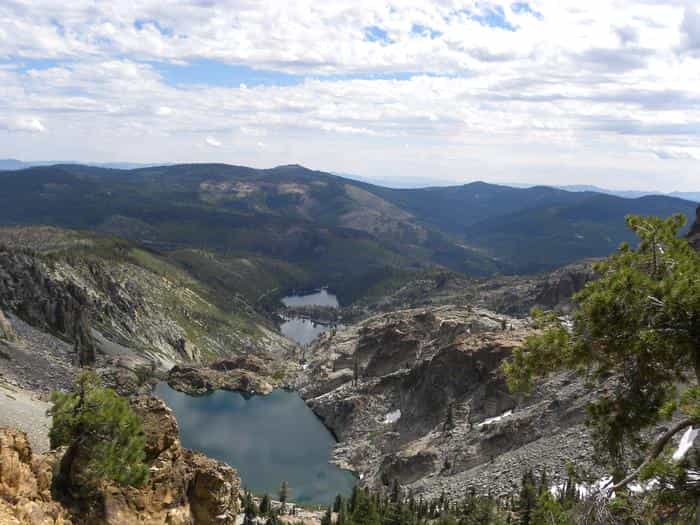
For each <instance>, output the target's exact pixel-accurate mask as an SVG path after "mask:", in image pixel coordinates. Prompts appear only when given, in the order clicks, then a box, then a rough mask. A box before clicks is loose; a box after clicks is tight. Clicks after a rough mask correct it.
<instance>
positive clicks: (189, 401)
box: [154, 382, 359, 505]
mask: <svg viewBox="0 0 700 525" xmlns="http://www.w3.org/2000/svg"><path fill="white" fill-rule="evenodd" d="M154 395H156V396H157V397H159V398H160V399H162V400H163V401H164V402H165V403H166V405H168V407H169V408H170V409H171V410H172V411H173V413H174V414H175V416H176V419H177V420H178V425H179V426H180V433H181V435H182V440H183V444H185V445H186V446H187V447H188V448H193V449H196V450H201V451H202V452H204V453H205V454H207V455H209V456H211V457H215V458H217V459H220V460H222V461H224V462H226V463H228V464H230V465H231V466H232V467H234V468H236V469H237V470H238V471H239V474H240V475H241V477H242V478H243V480H244V481H245V482H246V483H248V484H249V487H248V488H250V489H255V492H257V493H261V494H262V493H265V492H267V493H270V494H272V495H274V494H275V493H276V491H275V489H276V488H278V487H279V485H278V484H277V482H278V481H279V482H280V483H281V481H282V480H284V481H288V482H289V483H290V487H291V488H292V490H294V489H295V485H296V490H297V491H299V493H298V495H297V496H293V499H294V500H295V501H299V502H300V503H309V504H322V505H328V504H331V503H332V500H333V498H334V497H335V495H336V494H337V493H342V494H344V495H346V496H347V495H349V493H350V491H351V490H352V487H353V486H355V485H356V484H357V483H358V482H359V477H358V475H357V473H356V472H354V471H353V470H352V469H348V468H345V467H344V466H343V465H339V464H338V463H337V462H336V461H334V450H335V448H336V446H337V444H338V440H337V438H336V436H335V435H334V433H333V432H332V431H331V430H330V429H328V427H327V426H326V425H325V424H324V423H323V420H322V419H321V418H320V417H319V416H318V415H317V414H316V413H314V411H313V410H311V408H310V407H309V406H308V405H307V404H306V402H305V401H304V400H303V399H302V397H301V396H300V394H299V392H298V391H297V390H295V389H289V388H276V389H274V390H272V391H271V392H269V393H267V394H261V393H256V394H252V395H243V394H242V393H240V392H234V391H224V390H215V391H213V392H210V393H209V394H207V395H204V396H191V395H189V394H187V393H184V392H179V391H176V390H174V389H172V388H171V387H170V386H169V385H168V384H167V383H166V382H162V383H159V384H158V385H156V387H155V388H154ZM202 407H204V408H202ZM222 429H225V430H222ZM217 433H218V434H221V435H222V436H223V438H222V440H221V441H220V442H215V441H216V440H215V439H214V437H213V436H216V435H217ZM267 441H270V443H268V442H267ZM251 443H254V444H255V446H254V447H251V446H250V444H251ZM236 448H237V449H236ZM268 449H269V451H268ZM256 451H257V452H256ZM265 451H268V452H269V454H270V457H269V458H265V457H263V458H262V459H260V457H261V455H262V456H264V454H265V453H266V452H265ZM246 454H247V455H248V456H246ZM295 458H296V459H295ZM299 458H303V461H301V462H300V463H299V472H295V469H294V468H292V466H293V464H294V461H295V460H296V461H299ZM265 465H268V467H269V470H270V471H272V472H279V474H275V475H274V476H275V480H274V483H273V482H272V481H273V480H271V479H269V478H268V479H267V481H266V483H267V484H266V485H265V483H264V482H265V479H264V475H263V473H261V472H260V471H261V470H262V471H265ZM309 465H312V466H311V467H309ZM285 475H286V476H288V477H291V478H292V479H294V480H295V481H294V482H292V480H291V479H285V478H284V476H285ZM307 478H309V479H307ZM331 493H332V494H331Z"/></svg>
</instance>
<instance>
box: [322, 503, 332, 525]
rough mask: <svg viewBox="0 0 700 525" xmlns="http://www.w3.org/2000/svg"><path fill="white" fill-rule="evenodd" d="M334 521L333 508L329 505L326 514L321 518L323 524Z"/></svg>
mask: <svg viewBox="0 0 700 525" xmlns="http://www.w3.org/2000/svg"><path fill="white" fill-rule="evenodd" d="M332 522H333V515H332V514H331V508H330V507H328V508H327V509H326V512H325V514H324V515H323V517H322V518H321V525H331V523H332Z"/></svg>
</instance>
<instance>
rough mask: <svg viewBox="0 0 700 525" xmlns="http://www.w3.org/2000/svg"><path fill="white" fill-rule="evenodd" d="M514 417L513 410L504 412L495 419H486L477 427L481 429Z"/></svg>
mask: <svg viewBox="0 0 700 525" xmlns="http://www.w3.org/2000/svg"><path fill="white" fill-rule="evenodd" d="M511 415H513V411H512V410H508V411H507V412H503V414H501V415H500V416H495V417H490V418H488V419H484V420H483V421H482V422H481V423H478V424H477V425H476V426H477V427H479V428H481V427H483V426H485V425H490V424H491V423H496V422H497V421H500V420H501V419H503V418H506V417H508V416H511Z"/></svg>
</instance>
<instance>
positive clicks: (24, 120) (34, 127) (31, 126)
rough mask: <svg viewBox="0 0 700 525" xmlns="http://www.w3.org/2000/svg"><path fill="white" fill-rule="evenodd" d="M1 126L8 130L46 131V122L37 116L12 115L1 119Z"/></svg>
mask: <svg viewBox="0 0 700 525" xmlns="http://www.w3.org/2000/svg"><path fill="white" fill-rule="evenodd" d="M0 127H3V128H5V129H6V130H8V131H19V132H25V133H43V132H44V131H46V128H45V127H44V124H42V122H41V120H40V119H38V118H36V117H24V116H18V117H12V118H9V119H0Z"/></svg>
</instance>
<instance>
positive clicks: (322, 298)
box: [282, 288, 340, 308]
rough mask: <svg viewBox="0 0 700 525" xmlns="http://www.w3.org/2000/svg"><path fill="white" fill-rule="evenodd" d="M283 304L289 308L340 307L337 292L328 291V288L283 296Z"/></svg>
mask: <svg viewBox="0 0 700 525" xmlns="http://www.w3.org/2000/svg"><path fill="white" fill-rule="evenodd" d="M282 304H284V306H287V307H289V308H296V307H299V306H326V307H328V308H338V307H339V306H340V303H339V302H338V297H337V296H336V295H335V294H332V293H328V290H326V289H325V288H322V289H320V290H319V291H317V292H314V293H309V294H303V295H288V296H287V297H283V298H282Z"/></svg>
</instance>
